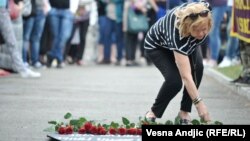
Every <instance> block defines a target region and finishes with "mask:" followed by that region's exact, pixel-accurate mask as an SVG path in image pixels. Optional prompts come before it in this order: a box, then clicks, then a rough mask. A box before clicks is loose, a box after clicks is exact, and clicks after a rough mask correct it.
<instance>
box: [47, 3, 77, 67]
mask: <svg viewBox="0 0 250 141" xmlns="http://www.w3.org/2000/svg"><path fill="white" fill-rule="evenodd" d="M49 3H50V5H51V10H50V12H49V14H48V16H49V22H50V29H51V32H52V35H53V41H52V47H51V49H50V51H49V52H48V54H47V67H49V68H50V67H51V64H52V61H53V60H54V59H56V60H57V68H63V66H64V65H63V53H64V49H65V46H66V43H67V41H68V39H69V38H70V35H71V32H72V29H73V21H74V14H75V12H76V10H77V7H78V3H79V0H60V1H59V0H49Z"/></svg>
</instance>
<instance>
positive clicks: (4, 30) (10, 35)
mask: <svg viewBox="0 0 250 141" xmlns="http://www.w3.org/2000/svg"><path fill="white" fill-rule="evenodd" d="M0 32H1V34H2V36H3V39H4V41H5V44H6V46H7V49H8V52H7V53H8V54H10V56H11V59H12V63H11V64H12V68H8V69H13V70H14V71H17V72H21V71H25V66H24V64H23V60H22V57H21V54H20V52H19V49H18V48H17V45H16V44H17V41H16V37H15V33H14V30H13V27H12V23H11V20H10V17H9V13H8V11H7V10H1V11H0ZM0 65H2V66H1V67H3V68H5V65H4V64H0Z"/></svg>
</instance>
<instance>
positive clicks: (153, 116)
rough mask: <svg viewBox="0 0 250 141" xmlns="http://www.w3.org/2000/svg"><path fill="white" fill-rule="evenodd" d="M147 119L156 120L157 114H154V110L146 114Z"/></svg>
mask: <svg viewBox="0 0 250 141" xmlns="http://www.w3.org/2000/svg"><path fill="white" fill-rule="evenodd" d="M145 119H146V120H147V121H150V122H155V119H156V116H155V114H154V113H153V112H152V111H148V112H147V113H146V114H145Z"/></svg>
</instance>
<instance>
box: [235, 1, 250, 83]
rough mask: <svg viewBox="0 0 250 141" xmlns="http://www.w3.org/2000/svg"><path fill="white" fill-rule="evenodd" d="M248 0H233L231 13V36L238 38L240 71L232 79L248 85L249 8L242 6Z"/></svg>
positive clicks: (249, 52)
mask: <svg viewBox="0 0 250 141" xmlns="http://www.w3.org/2000/svg"><path fill="white" fill-rule="evenodd" d="M246 3H250V0H246V1H244V3H242V2H241V1H240V0H234V4H233V13H232V15H233V16H232V18H233V20H232V36H234V37H236V38H238V39H239V51H240V60H241V64H242V67H243V68H242V71H241V73H240V75H239V77H238V78H237V79H235V80H233V83H236V84H237V85H246V86H249V85H250V32H249V31H250V30H249V20H250V9H249V5H248V7H247V9H246V8H245V7H244V6H245V5H246Z"/></svg>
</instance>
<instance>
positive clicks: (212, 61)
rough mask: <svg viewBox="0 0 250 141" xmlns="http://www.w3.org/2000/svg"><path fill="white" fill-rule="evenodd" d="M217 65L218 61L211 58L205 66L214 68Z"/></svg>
mask: <svg viewBox="0 0 250 141" xmlns="http://www.w3.org/2000/svg"><path fill="white" fill-rule="evenodd" d="M216 66H217V62H216V61H215V60H212V59H211V60H209V61H208V62H207V64H206V65H205V67H211V68H213V67H216Z"/></svg>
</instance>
